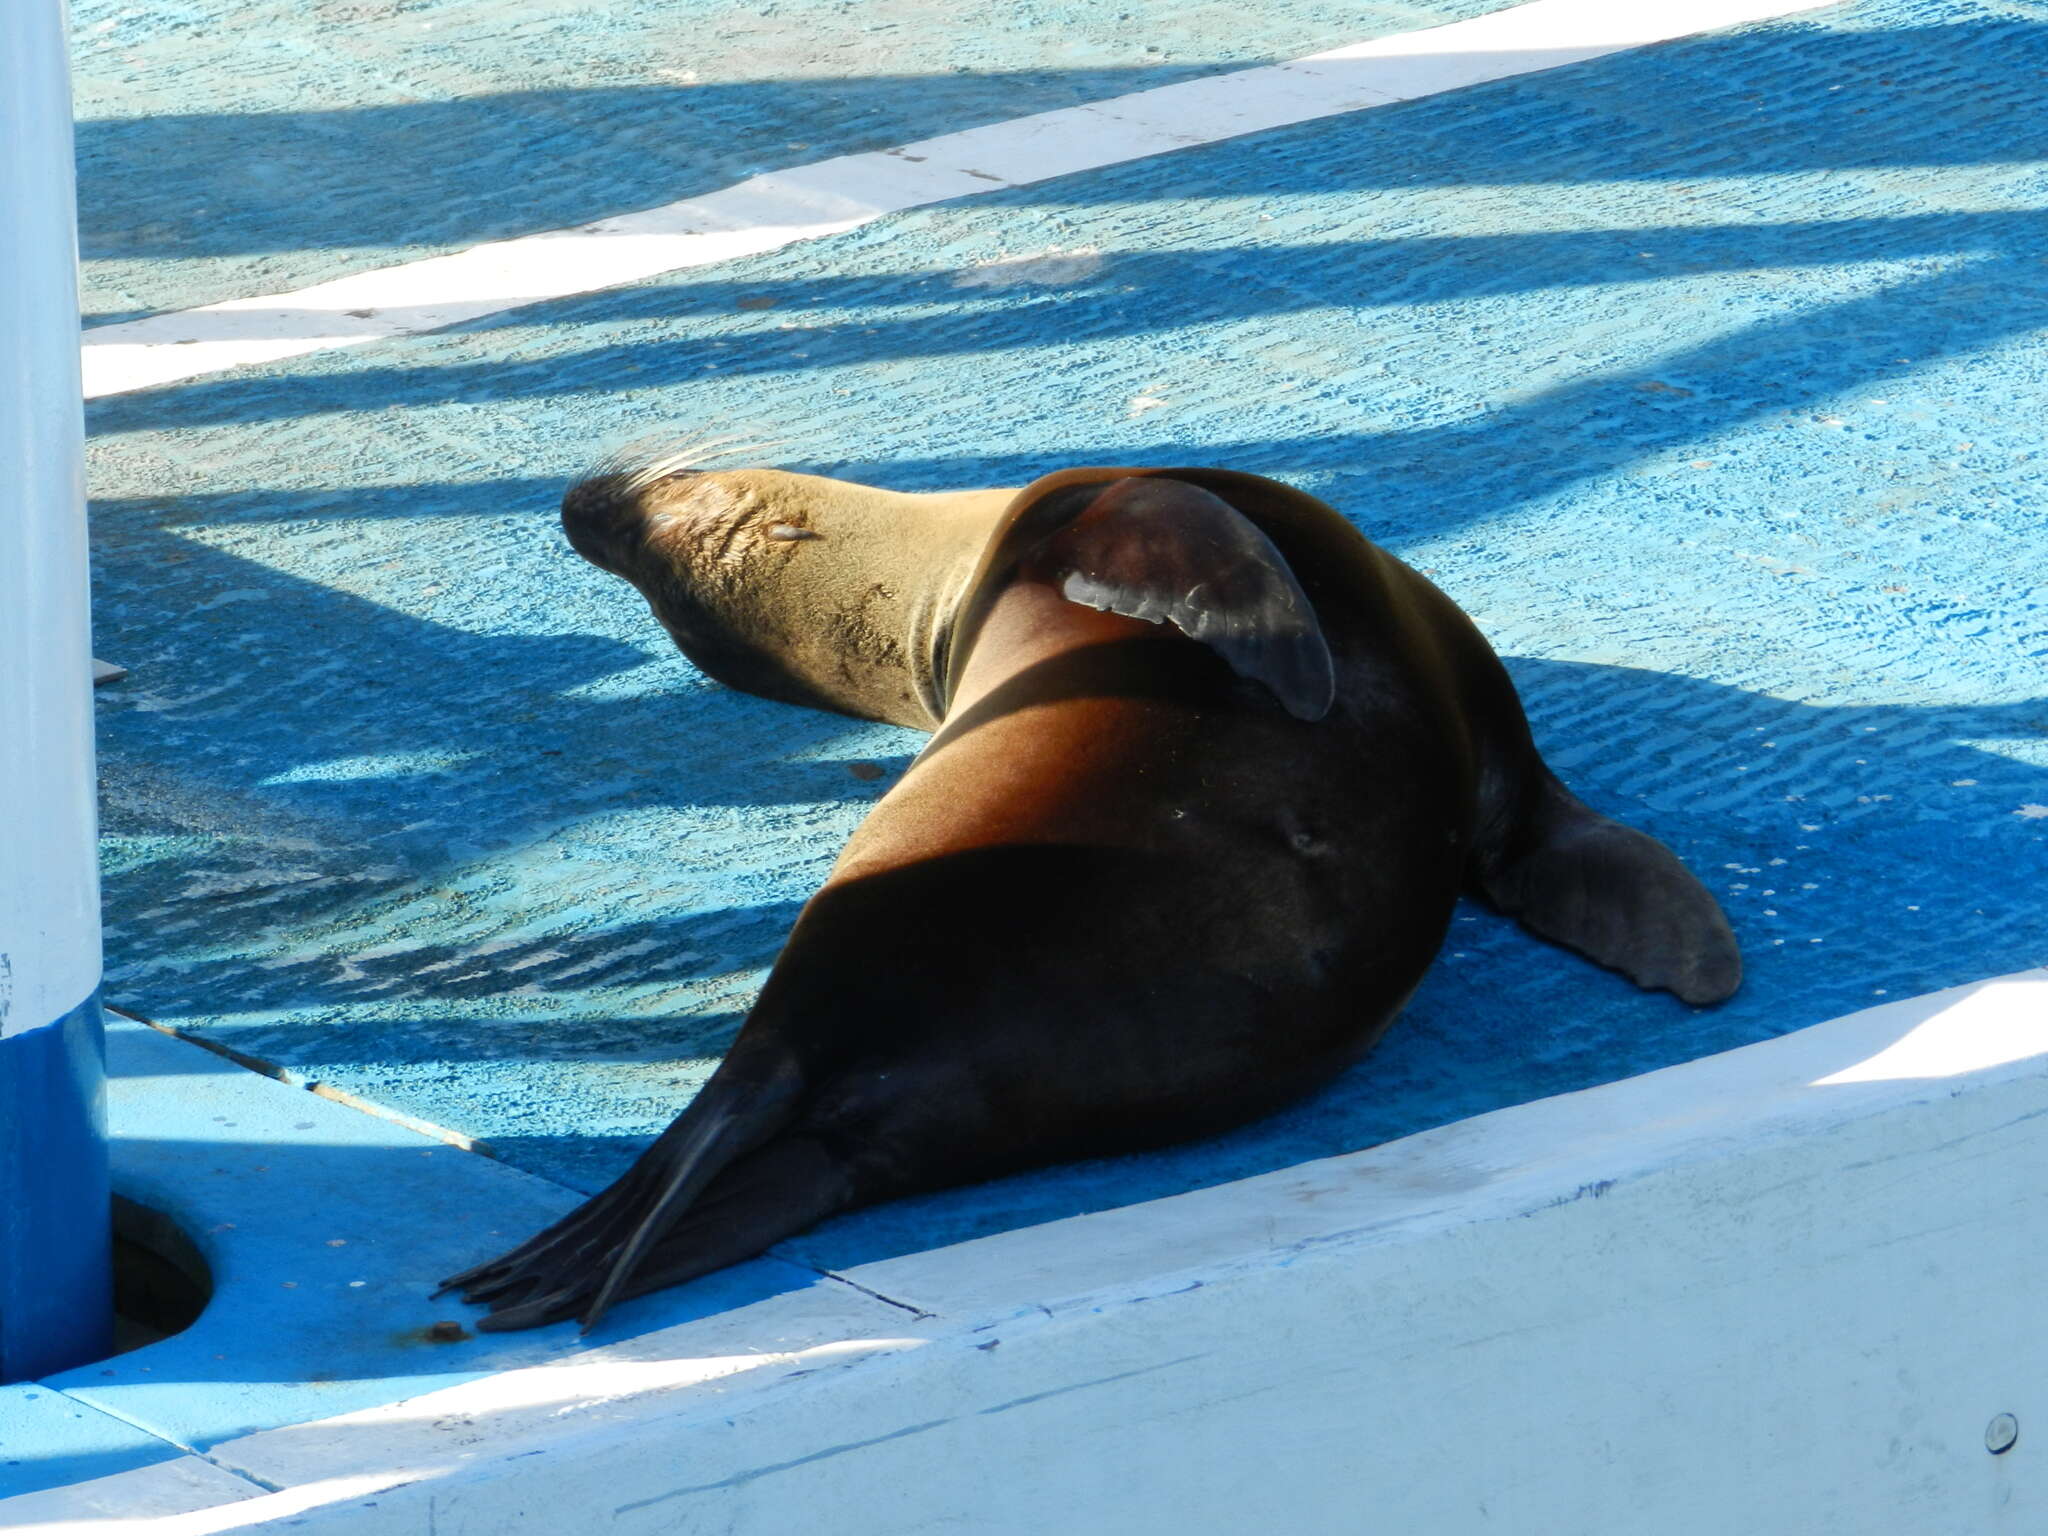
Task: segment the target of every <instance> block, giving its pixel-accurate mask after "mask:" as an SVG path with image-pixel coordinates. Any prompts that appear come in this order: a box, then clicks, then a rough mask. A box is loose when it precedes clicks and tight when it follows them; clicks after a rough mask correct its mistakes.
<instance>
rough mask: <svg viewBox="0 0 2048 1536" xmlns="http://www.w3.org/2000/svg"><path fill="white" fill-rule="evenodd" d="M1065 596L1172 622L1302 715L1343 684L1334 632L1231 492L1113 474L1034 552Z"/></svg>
mask: <svg viewBox="0 0 2048 1536" xmlns="http://www.w3.org/2000/svg"><path fill="white" fill-rule="evenodd" d="M1032 566H1033V574H1034V575H1037V576H1039V577H1040V578H1041V579H1044V580H1047V581H1050V582H1052V583H1053V585H1054V586H1056V587H1057V588H1058V590H1059V592H1060V595H1061V596H1063V597H1065V598H1066V599H1067V600H1068V601H1069V602H1075V603H1079V604H1081V605H1082V606H1084V607H1088V608H1096V609H1101V610H1104V611H1106V612H1109V613H1120V614H1123V615H1125V616H1126V617H1128V618H1133V619H1144V620H1147V621H1148V622H1150V623H1153V624H1158V623H1168V624H1172V625H1173V626H1174V627H1175V628H1176V629H1178V630H1180V631H1181V632H1182V633H1184V634H1186V635H1188V636H1190V637H1191V638H1193V639H1196V640H1199V641H1201V642H1202V643H1203V644H1204V645H1206V646H1208V647H1209V648H1210V649H1212V650H1214V651H1215V652H1216V653H1217V654H1218V655H1220V656H1222V658H1223V659H1224V660H1225V661H1227V662H1229V663H1230V665H1231V667H1232V669H1233V670H1235V671H1236V672H1237V674H1238V675H1239V676H1240V677H1247V678H1250V679H1252V680H1253V681H1254V682H1258V683H1263V684H1264V685H1265V686H1266V687H1267V688H1268V689H1270V690H1271V691H1272V693H1273V695H1274V697H1276V698H1277V699H1279V700H1280V702H1281V703H1282V704H1284V705H1285V706H1286V707H1287V711H1288V713H1289V714H1292V715H1295V716H1297V717H1298V718H1300V719H1303V720H1320V719H1322V717H1323V716H1324V715H1326V714H1328V713H1329V710H1330V704H1331V701H1332V699H1334V698H1335V696H1336V680H1335V674H1334V672H1333V670H1332V667H1331V664H1330V646H1329V642H1328V641H1326V640H1325V639H1324V638H1323V630H1322V625H1321V624H1319V623H1318V622H1317V620H1316V614H1315V610H1314V609H1313V608H1312V607H1310V606H1309V601H1308V598H1307V596H1306V595H1305V594H1304V593H1303V592H1302V590H1301V583H1300V582H1298V581H1297V580H1296V579H1295V576H1294V572H1293V571H1292V570H1291V569H1290V568H1289V567H1288V564H1287V560H1286V557H1285V556H1283V555H1282V554H1281V553H1280V551H1279V550H1278V549H1276V548H1274V547H1273V541H1272V540H1271V539H1268V538H1267V537H1266V536H1265V534H1263V533H1261V532H1260V531H1259V530H1258V528H1257V527H1255V526H1254V525H1253V524H1252V522H1251V521H1250V520H1249V519H1248V518H1246V517H1245V516H1244V515H1243V514H1242V513H1240V512H1238V511H1236V510H1235V509H1234V508H1233V507H1231V506H1230V504H1229V503H1228V502H1225V501H1223V500H1222V499H1221V498H1219V497H1216V496H1212V495H1210V494H1209V493H1208V492H1207V491H1205V490H1202V489H1200V488H1199V487H1197V486H1192V485H1189V484H1187V483H1186V482H1185V481H1181V480H1165V479H1153V478H1149V477H1148V478H1144V479H1139V478H1136V477H1133V478H1131V479H1126V480H1118V481H1116V482H1115V483H1113V484H1111V485H1109V486H1108V487H1106V488H1105V489H1104V490H1103V491H1102V492H1101V493H1100V494H1099V495H1097V496H1096V497H1095V498H1094V499H1093V500H1092V501H1090V502H1089V503H1088V505H1087V507H1086V509H1085V510H1083V511H1082V513H1081V515H1080V516H1078V517H1076V518H1075V519H1074V520H1073V521H1072V522H1070V523H1068V524H1067V525H1066V526H1065V527H1064V528H1062V529H1060V530H1059V532H1058V533H1056V534H1054V535H1053V536H1052V537H1051V538H1049V539H1048V540H1047V541H1046V542H1045V544H1044V546H1043V547H1042V548H1041V549H1040V551H1039V552H1038V554H1037V556H1036V557H1035V559H1034V560H1033V561H1032Z"/></svg>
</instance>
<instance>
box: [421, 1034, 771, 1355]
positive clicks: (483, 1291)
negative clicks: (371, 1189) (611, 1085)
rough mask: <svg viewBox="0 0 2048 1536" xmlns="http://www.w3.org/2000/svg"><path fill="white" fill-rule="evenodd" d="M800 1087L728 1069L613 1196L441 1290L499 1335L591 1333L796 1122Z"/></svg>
mask: <svg viewBox="0 0 2048 1536" xmlns="http://www.w3.org/2000/svg"><path fill="white" fill-rule="evenodd" d="M797 1081H798V1079H797V1076H796V1074H795V1073H794V1072H793V1071H790V1070H780V1071H771V1072H769V1073H767V1074H765V1077H764V1076H763V1075H760V1074H740V1073H732V1072H728V1071H727V1070H726V1069H725V1068H721V1069H720V1070H719V1071H718V1072H716V1073H714V1074H713V1075H712V1078H711V1081H710V1082H708V1083H706V1084H705V1085H704V1089H703V1091H702V1092H701V1093H699V1094H698V1095H697V1097H696V1099H695V1101H694V1102H692V1103H691V1105H690V1107H689V1108H688V1109H686V1110H684V1111H683V1113H682V1114H680V1115H678V1116H677V1117H676V1119H675V1121H674V1123H672V1124H671V1125H670V1126H669V1127H668V1129H667V1130H665V1131H663V1132H662V1133H661V1135H660V1136H658V1137H657V1138H656V1139H655V1141H654V1144H653V1145H652V1146H650V1147H648V1148H647V1150H646V1151H644V1152H642V1153H641V1154H640V1156H639V1157H638V1158H637V1159H635V1160H634V1163H633V1166H632V1167H630V1168H628V1169H627V1170H626V1172H625V1173H624V1174H622V1175H621V1176H620V1177H619V1178H618V1180H616V1181H615V1182H614V1183H613V1184H612V1185H611V1186H610V1187H609V1188H608V1189H605V1190H603V1191H602V1192H601V1193H599V1194H596V1195H593V1196H592V1197H591V1198H590V1199H588V1200H586V1201H584V1202H583V1204H582V1205H580V1206H578V1207H577V1208H576V1209H575V1210H573V1211H571V1212H570V1213H569V1214H568V1215H567V1216H564V1217H563V1218H562V1219H561V1220H560V1221H558V1222H556V1223H555V1224H554V1225H552V1226H550V1227H549V1228H547V1229H546V1230H545V1231H543V1232H541V1233H539V1234H537V1235H536V1236H534V1237H532V1238H530V1239H528V1240H527V1241H526V1242H524V1243H522V1244H520V1246H519V1247H517V1248H514V1249H512V1250H511V1251H510V1252H509V1253H506V1254H503V1255H501V1256H500V1257H498V1258H496V1259H493V1260H490V1261H488V1262H487V1263H484V1264H480V1265H478V1266H476V1267H475V1268H473V1269H469V1270H465V1271H463V1273H461V1274H459V1275H456V1276H453V1277H451V1278H450V1279H448V1280H446V1281H443V1282H442V1286H441V1289H442V1290H444V1291H445V1290H459V1291H461V1292H462V1293H463V1296H464V1297H465V1299H467V1300H469V1301H472V1302H480V1303H483V1304H485V1305H488V1306H489V1307H490V1309H491V1314H492V1315H491V1316H490V1317H488V1318H486V1319H484V1320H483V1322H482V1323H480V1324H479V1325H478V1326H480V1327H483V1328H486V1329H488V1330H490V1331H493V1332H502V1331H505V1330H507V1329H513V1328H531V1327H535V1326H537V1325H539V1324H541V1323H550V1322H557V1321H559V1320H561V1319H562V1318H565V1317H571V1316H580V1317H581V1319H582V1322H583V1327H584V1329H585V1330H586V1331H588V1330H589V1329H590V1328H591V1327H592V1326H593V1325H594V1324H595V1323H596V1322H597V1320H598V1319H599V1318H600V1317H602V1316H603V1315H604V1312H605V1309H606V1308H607V1307H609V1306H610V1305H611V1304H612V1303H613V1302H614V1301H616V1300H617V1299H618V1298H619V1296H620V1295H621V1294H622V1293H623V1292H624V1290H625V1287H626V1285H627V1283H628V1282H629V1281H630V1280H631V1279H632V1277H633V1272H634V1270H635V1269H636V1268H637V1267H638V1266H639V1264H640V1262H641V1260H642V1259H643V1258H644V1257H645V1255H646V1254H647V1252H648V1250H649V1249H651V1248H652V1247H654V1246H655V1245H656V1244H658V1243H659V1242H660V1241H661V1240H662V1238H664V1237H665V1236H666V1235H667V1234H668V1233H669V1232H670V1231H671V1230H672V1229H673V1228H674V1227H675V1226H676V1225H677V1224H678V1223H679V1222H680V1221H681V1220H682V1218H683V1216H684V1214H685V1213H686V1212H687V1211H688V1209H689V1207H690V1205H691V1203H692V1202H693V1201H694V1200H696V1199H697V1197H698V1196H699V1195H701V1194H702V1193H703V1191H704V1189H705V1187H706V1186H707V1185H708V1184H710V1183H711V1182H712V1180H714V1179H715V1178H716V1177H717V1176H718V1174H719V1173H720V1172H721V1171H722V1170H723V1169H724V1168H725V1167H726V1166H727V1165H728V1164H730V1163H732V1162H733V1161H734V1160H735V1159H737V1158H739V1157H742V1156H743V1155H744V1154H746V1153H747V1152H749V1151H751V1150H752V1149H753V1148H755V1147H757V1146H759V1145H761V1144H762V1143H763V1142H765V1141H767V1140H768V1139H769V1138H770V1137H772V1136H773V1135H775V1133H776V1132H777V1131H778V1130H780V1129H781V1128H782V1126H783V1125H785V1124H786V1123H787V1122H788V1120H789V1118H790V1115H791V1113H792V1109H793V1103H794V1099H795V1095H796V1090H797ZM436 1294H437V1295H438V1294H439V1292H436Z"/></svg>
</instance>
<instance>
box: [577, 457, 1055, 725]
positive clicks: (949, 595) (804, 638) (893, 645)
mask: <svg viewBox="0 0 2048 1536" xmlns="http://www.w3.org/2000/svg"><path fill="white" fill-rule="evenodd" d="M688 458H689V455H688V454H687V453H679V452H671V453H666V454H652V455H643V456H641V457H640V458H639V459H638V460H637V461H622V460H614V461H613V462H611V463H609V464H607V465H605V466H603V467H602V468H600V469H599V470H598V471H596V472H595V473H593V474H591V475H590V476H588V477H587V478H585V479H583V480H581V481H579V482H577V484H575V485H574V486H572V487H570V489H569V492H568V494H567V495H565V496H564V497H563V498H562V527H563V529H564V531H565V532H567V534H568V535H569V542H570V543H571V544H572V545H574V546H575V548H576V552H577V553H578V554H580V555H582V556H583V557H584V559H586V560H588V561H590V562H591V563H592V564H593V565H596V566H600V567H602V568H603V569H604V570H607V571H610V572H612V573H613V574H614V575H617V576H623V577H624V578H625V579H626V580H627V581H630V582H631V583H632V584H633V585H634V586H635V587H637V588H638V589H639V590H640V593H641V595H642V596H643V597H645V598H646V599H647V603H648V606H649V607H650V608H652V609H653V610H654V616H655V617H656V618H657V619H658V620H660V621H661V624H662V627H663V628H665V629H666V630H667V631H668V632H669V635H670V636H671V637H672V638H673V639H674V640H675V643H676V645H677V646H678V647H679V648H680V649H681V650H682V652H683V654H684V655H686V656H688V657H689V658H690V660H691V661H693V662H695V663H696V664H697V665H698V666H699V667H701V668H702V669H703V670H704V671H705V672H707V673H708V674H710V675H711V676H712V677H714V678H716V679H717V680H718V681H719V682H722V683H725V684H727V685H728V686H730V687H734V688H740V689H744V690H745V691H747V692H749V693H758V694H761V695H764V696H765V697H768V698H772V699H781V700H784V701H786V702H788V703H792V704H805V705H810V706H812V707H814V708H824V709H833V710H838V711H840V712H841V713H843V714H849V715H858V716H861V717H863V718H866V719H871V720H886V721H888V722H890V723H891V724H896V725H908V726H915V727H918V728H920V729H924V730H930V729H932V728H933V727H934V726H935V725H936V724H937V723H938V718H939V714H940V711H941V707H942V702H941V698H940V689H941V687H942V686H943V681H942V676H941V673H942V659H941V658H942V656H943V648H944V644H945V637H946V632H947V629H948V626H949V625H950V622H951V619H952V616H953V614H954V613H955V611H956V610H957V609H958V607H959V604H960V600H961V598H962V596H963V595H964V593H965V591H966V588H967V585H968V583H969V581H970V580H971V579H972V577H973V575H974V572H975V569H976V565H977V562H978V561H979V559H980V557H981V554H982V551H983V549H984V547H985V546H986V545H987V544H988V542H989V539H990V537H991V536H992V534H993V533H994V532H995V530H996V528H997V527H998V525H999V524H1000V523H1001V521H1002V518H1003V514H1004V511H1005V509H1006V508H1007V507H1008V506H1009V504H1010V502H1011V501H1012V499H1013V498H1014V496H1015V495H1016V493H1015V491H1013V490H987V491H961V492H946V493H936V494H923V495H907V494H903V493H900V492H895V491H884V490H877V489H875V488H874V487H872V486H866V485H856V484H854V483H852V482H850V481H845V480H830V479H826V478H824V477H822V476H818V475H799V474H791V473H789V472H787V471H784V470H777V469H723V470H700V469H697V468H694V467H692V466H690V465H689V464H688V463H687V459H688Z"/></svg>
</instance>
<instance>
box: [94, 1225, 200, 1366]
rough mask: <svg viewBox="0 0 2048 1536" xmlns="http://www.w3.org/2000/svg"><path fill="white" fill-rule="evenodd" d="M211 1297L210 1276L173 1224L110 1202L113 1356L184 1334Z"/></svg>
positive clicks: (197, 1253) (192, 1245) (190, 1244)
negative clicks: (112, 1221)
mask: <svg viewBox="0 0 2048 1536" xmlns="http://www.w3.org/2000/svg"><path fill="white" fill-rule="evenodd" d="M212 1295H213V1270H212V1269H211V1268H210V1267H209V1266H208V1264H207V1262H206V1259H205V1257H204V1256H203V1255H202V1254H201V1253H200V1252H199V1249H198V1247H197V1246H196V1245H195V1244H194V1243H193V1241H192V1239H191V1238H189V1237H187V1236H186V1235H185V1234H184V1233H183V1232H182V1231H180V1230H179V1228H178V1224H177V1223H176V1222H174V1221H172V1220H171V1218H170V1217H168V1216H166V1215H164V1213H163V1212H162V1211H158V1210H152V1209H151V1208H150V1207H149V1206H146V1205H142V1204H139V1203H138V1202H136V1201H134V1200H130V1199H128V1198H127V1197H126V1196H125V1195H116V1196H114V1353H115V1354H117V1355H119V1354H126V1353H127V1352H128V1351H129V1350H131V1349H140V1348H142V1346H143V1345H145V1344H154V1343H155V1342H156V1341H157V1340H158V1339H167V1338H169V1337H170V1336H171V1335H172V1334H174V1333H183V1332H184V1331H185V1330H186V1329H187V1328H189V1327H191V1326H192V1323H193V1321H194V1320H195V1319H196V1318H197V1317H198V1316H199V1314H200V1313H201V1312H203V1311H205V1310H206V1303H207V1300H208V1299H209V1298H210V1297H211V1296H212Z"/></svg>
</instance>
